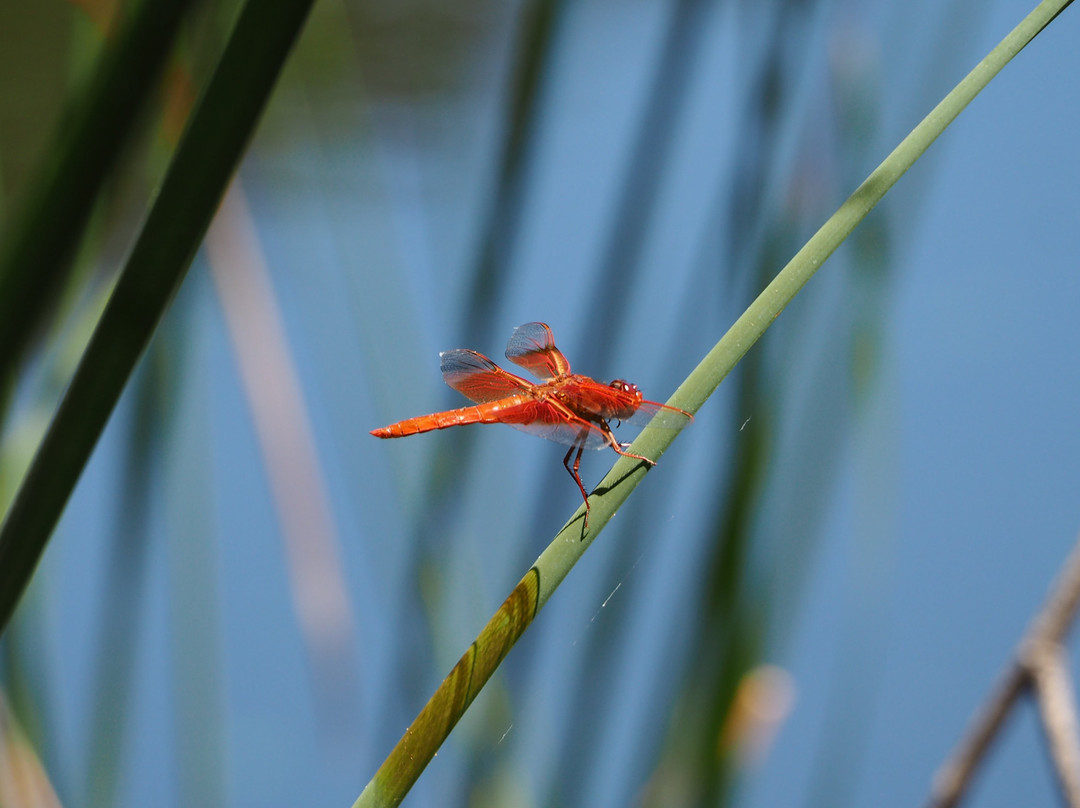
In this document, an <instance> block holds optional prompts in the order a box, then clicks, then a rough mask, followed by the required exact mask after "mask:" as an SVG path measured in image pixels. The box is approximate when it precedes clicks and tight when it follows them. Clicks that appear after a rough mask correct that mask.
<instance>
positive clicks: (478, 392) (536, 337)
mask: <svg viewBox="0 0 1080 808" xmlns="http://www.w3.org/2000/svg"><path fill="white" fill-rule="evenodd" d="M506 358H507V359H509V360H510V361H511V362H513V363H514V364H515V365H519V366H520V367H523V368H525V369H526V370H528V371H529V372H530V373H532V374H533V375H534V376H536V377H537V378H539V379H542V380H543V381H542V382H541V383H540V384H534V383H533V382H530V381H528V380H527V379H523V378H521V377H520V376H515V375H514V374H513V373H508V372H507V371H505V370H503V369H502V368H500V367H499V366H498V365H496V364H495V363H494V362H492V361H491V360H490V359H488V358H487V357H486V356H484V355H483V354H479V353H477V352H476V351H469V350H465V349H458V350H454V351H443V352H442V353H440V354H439V360H440V369H441V370H442V375H443V379H444V380H445V381H446V383H447V384H448V385H450V386H451V387H453V388H454V389H455V390H457V391H458V392H459V393H462V394H463V395H464V396H465V397H466V398H468V399H470V400H472V401H474V402H476V403H475V404H474V405H473V406H470V407H461V408H460V409H457V410H448V411H446V412H436V413H433V414H432V415H421V416H419V417H417V418H409V419H408V420H406V421H399V422H398V423H396V424H391V425H390V426H385V427H383V428H382V429H373V430H371V434H372V435H374V436H375V437H377V438H403V437H405V436H406V435H416V434H417V433H420V432H430V431H432V430H434V429H447V428H448V427H452V426H459V425H461V424H509V425H510V426H512V427H514V428H515V429H520V430H522V431H523V432H528V433H530V434H532V435H539V436H540V437H541V438H547V439H548V440H553V441H555V442H556V443H561V444H563V445H565V446H569V447H570V449H569V451H567V453H566V456H565V457H564V458H563V466H564V467H565V468H566V470H567V471H568V472H569V473H570V476H571V477H573V478H574V482H575V483H577V487H578V489H579V490H580V491H581V496H582V499H584V500H585V520H584V524H583V527H586V528H587V527H588V526H589V495H588V494H587V493H586V492H585V486H584V485H583V484H582V482H581V475H580V474H579V473H578V471H579V469H580V468H581V454H582V452H584V451H585V450H586V449H603V448H604V447H607V446H610V447H611V448H612V449H614V450H615V451H616V452H618V453H619V454H621V455H622V456H623V457H632V458H634V459H636V460H641V461H643V462H645V463H648V464H649V465H650V466H654V465H656V463H655V461H653V460H650V459H649V458H647V457H643V456H642V455H637V454H633V453H632V452H627V451H626V450H625V447H627V446H629V444H628V443H619V441H618V439H617V438H616V437H615V435H614V434H613V433H612V431H611V426H610V424H609V423H608V422H609V421H616V422H617V423H620V424H621V423H622V422H623V421H626V422H628V423H631V424H636V425H638V426H644V425H645V424H647V423H649V422H650V419H653V418H655V419H656V420H655V421H654V422H653V426H661V427H665V428H669V429H679V428H681V427H683V426H685V425H686V424H687V423H689V422H690V421H691V420H692V419H693V416H692V415H691V414H690V413H688V412H686V411H685V410H680V409H679V408H677V407H669V406H668V405H666V404H658V403H657V402H655V401H645V400H644V399H643V398H642V395H641V391H640V390H638V388H637V385H636V384H630V382H627V381H623V380H622V379H616V380H615V381H613V382H612V383H611V384H603V383H602V382H598V381H595V380H594V379H591V378H589V377H588V376H582V375H580V374H578V373H571V372H570V363H569V362H567V361H566V357H565V356H563V355H562V352H561V351H560V350H559V349H558V348H556V347H555V338H554V337H553V336H552V334H551V328H549V327H548V326H547V324H546V323H526V324H525V325H519V326H518V327H517V328H515V329H514V333H513V334H511V335H510V341H509V342H508V343H507V344H506ZM575 450H576V451H577V456H576V457H574V465H573V466H572V467H571V465H570V457H571V456H572V455H573V454H574V452H575Z"/></svg>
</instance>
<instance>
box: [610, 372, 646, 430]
mask: <svg viewBox="0 0 1080 808" xmlns="http://www.w3.org/2000/svg"><path fill="white" fill-rule="evenodd" d="M611 386H612V387H614V388H615V389H616V390H618V391H619V392H620V393H622V394H623V396H622V401H621V402H620V404H619V408H618V409H617V410H616V411H615V412H613V413H612V414H611V417H612V418H614V419H615V420H617V421H623V420H625V419H627V418H629V417H630V416H631V415H633V414H634V413H635V412H637V409H638V407H640V406H641V400H642V398H643V396H642V395H641V391H640V390H638V386H637V385H636V384H631V383H630V382H628V381H625V380H624V379H616V380H615V381H613V382H612V383H611Z"/></svg>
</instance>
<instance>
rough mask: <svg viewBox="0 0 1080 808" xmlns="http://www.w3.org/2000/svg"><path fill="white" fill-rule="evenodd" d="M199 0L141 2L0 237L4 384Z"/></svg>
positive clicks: (45, 311)
mask: <svg viewBox="0 0 1080 808" xmlns="http://www.w3.org/2000/svg"><path fill="white" fill-rule="evenodd" d="M192 4H193V0H142V2H138V3H135V4H129V5H131V6H132V8H131V11H130V13H129V14H128V16H127V18H126V19H125V20H124V21H123V22H122V24H121V27H120V30H119V34H118V35H117V36H116V37H115V38H114V39H113V40H112V41H110V42H109V43H108V44H107V45H106V49H105V51H104V53H103V54H102V55H101V58H100V59H99V61H98V64H97V67H96V69H95V71H94V74H93V76H92V77H91V78H90V81H89V82H88V84H87V85H86V86H85V87H83V88H79V89H80V91H79V93H78V95H77V96H76V97H75V98H74V99H72V101H71V102H70V104H69V106H68V109H67V110H66V111H65V114H64V116H63V118H62V119H61V121H60V122H59V125H58V126H57V129H56V142H55V143H54V144H53V145H52V147H51V148H50V149H49V150H48V151H47V153H46V157H45V162H44V164H43V165H42V166H41V168H40V169H39V172H38V175H37V176H36V177H35V178H33V179H32V180H31V181H30V182H29V184H28V186H27V193H26V201H25V203H24V204H22V205H21V206H20V207H19V209H18V210H19V216H18V217H16V218H15V220H14V222H13V223H11V224H10V225H9V227H8V228H6V229H5V232H4V234H3V239H2V241H0V346H3V347H2V349H0V385H6V384H8V383H9V382H11V380H12V378H13V376H14V373H15V369H16V366H17V363H18V361H19V358H20V356H21V355H22V353H23V352H24V351H25V350H26V349H27V347H28V345H29V343H30V341H31V340H32V339H33V337H34V335H35V334H36V333H37V332H39V331H40V330H41V328H42V326H43V321H44V320H45V319H46V318H47V317H48V316H49V314H50V311H49V308H50V306H51V305H53V304H54V303H55V301H56V300H57V294H56V292H57V291H58V290H59V289H61V288H62V287H63V285H64V280H65V277H66V276H67V274H69V273H70V270H71V266H72V261H73V256H74V254H75V248H76V247H77V245H78V243H79V239H80V238H81V236H82V233H83V229H84V228H85V226H86V223H87V221H88V220H89V218H90V212H91V211H92V210H93V207H94V201H95V199H96V198H97V195H98V192H99V191H100V189H101V187H102V185H103V184H104V183H105V180H106V179H107V178H108V177H109V175H110V173H111V171H112V169H113V167H114V166H115V165H116V163H117V162H118V158H119V156H120V154H121V152H122V151H123V148H124V145H125V144H126V143H127V141H128V140H129V138H130V135H131V133H132V131H133V130H134V128H135V125H136V123H137V122H138V120H139V114H140V113H141V111H142V109H143V107H144V106H145V104H146V101H147V99H148V98H149V97H150V95H151V92H152V91H153V89H154V88H155V87H156V86H157V84H158V78H159V77H160V76H161V74H162V68H163V66H164V64H165V60H166V58H167V57H168V56H169V54H170V53H171V52H172V43H173V41H174V40H175V38H176V33H177V31H178V30H179V28H180V23H181V21H182V20H183V18H184V14H185V12H186V11H187V10H188V8H189V7H190V6H191V5H192Z"/></svg>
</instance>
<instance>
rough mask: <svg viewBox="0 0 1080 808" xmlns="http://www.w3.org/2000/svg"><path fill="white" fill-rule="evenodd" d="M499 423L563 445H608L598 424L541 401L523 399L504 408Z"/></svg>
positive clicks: (593, 447)
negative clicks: (514, 404)
mask: <svg viewBox="0 0 1080 808" xmlns="http://www.w3.org/2000/svg"><path fill="white" fill-rule="evenodd" d="M499 422H500V423H503V424H507V425H509V426H512V427H514V429H520V430H521V431H522V432H528V433H529V434H530V435H536V436H537V437H539V438H545V439H546V440H551V441H555V442H556V443H561V444H562V445H563V446H578V447H581V448H582V449H603V448H604V447H605V446H607V445H608V441H607V438H606V437H605V436H604V433H603V431H602V430H601V429H600V427H599V426H597V425H596V424H594V423H592V422H591V421H586V420H585V419H584V418H579V417H577V416H576V415H573V414H569V413H567V412H566V411H565V410H564V409H562V408H560V407H557V406H555V405H553V404H551V403H548V402H544V401H536V400H531V401H523V402H522V403H520V404H518V405H516V406H513V407H507V408H506V409H505V410H503V412H502V413H501V414H500V416H499Z"/></svg>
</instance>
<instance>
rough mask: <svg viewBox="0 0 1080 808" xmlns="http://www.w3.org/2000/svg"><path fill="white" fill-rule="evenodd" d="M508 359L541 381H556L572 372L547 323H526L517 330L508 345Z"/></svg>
mask: <svg viewBox="0 0 1080 808" xmlns="http://www.w3.org/2000/svg"><path fill="white" fill-rule="evenodd" d="M506 358H507V359H509V360H510V361H511V362H513V363H514V364H515V365H519V366H521V367H523V368H525V369H526V370H528V371H529V372H530V373H532V374H533V375H534V376H536V377H537V378H539V379H554V378H555V377H556V376H562V375H563V374H566V373H569V372H570V363H569V362H567V361H566V357H565V356H563V355H562V351H560V350H559V349H558V348H556V347H555V337H554V335H553V334H552V333H551V328H550V327H549V326H548V325H547V323H525V325H519V326H518V327H517V328H515V329H514V333H513V334H511V335H510V341H509V342H507V343H506Z"/></svg>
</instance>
